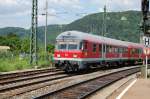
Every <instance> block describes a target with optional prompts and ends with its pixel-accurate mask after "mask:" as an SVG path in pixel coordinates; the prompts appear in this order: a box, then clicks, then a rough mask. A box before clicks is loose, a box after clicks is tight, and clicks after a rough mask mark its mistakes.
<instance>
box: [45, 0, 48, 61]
mask: <svg viewBox="0 0 150 99" xmlns="http://www.w3.org/2000/svg"><path fill="white" fill-rule="evenodd" d="M45 15H46V17H45V54H46V59H47V17H48V1H47V0H46V8H45Z"/></svg>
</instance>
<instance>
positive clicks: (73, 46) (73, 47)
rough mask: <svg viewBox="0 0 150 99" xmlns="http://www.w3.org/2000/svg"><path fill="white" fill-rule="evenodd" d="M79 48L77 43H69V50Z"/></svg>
mask: <svg viewBox="0 0 150 99" xmlns="http://www.w3.org/2000/svg"><path fill="white" fill-rule="evenodd" d="M76 49H78V45H77V44H69V45H68V50H76Z"/></svg>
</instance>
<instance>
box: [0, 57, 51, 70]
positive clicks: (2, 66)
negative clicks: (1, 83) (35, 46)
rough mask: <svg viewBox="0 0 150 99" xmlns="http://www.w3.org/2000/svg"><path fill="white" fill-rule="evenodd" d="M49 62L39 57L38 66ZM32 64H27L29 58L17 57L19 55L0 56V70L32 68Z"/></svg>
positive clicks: (43, 66)
mask: <svg viewBox="0 0 150 99" xmlns="http://www.w3.org/2000/svg"><path fill="white" fill-rule="evenodd" d="M49 64H50V63H49V62H48V61H46V60H45V59H42V58H41V59H39V61H38V68H45V67H48V66H49ZM32 68H34V66H33V65H30V64H29V58H24V59H19V57H17V56H16V57H12V58H0V72H9V71H15V70H24V69H32Z"/></svg>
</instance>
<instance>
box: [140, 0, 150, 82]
mask: <svg viewBox="0 0 150 99" xmlns="http://www.w3.org/2000/svg"><path fill="white" fill-rule="evenodd" d="M141 10H142V16H143V20H142V26H141V29H142V31H143V33H144V36H143V43H144V46H145V48H144V50H143V52H144V54H145V55H144V56H145V58H144V60H145V62H144V63H145V64H144V65H145V66H143V67H142V69H141V74H142V77H144V78H146V79H147V75H148V72H147V71H148V55H150V49H149V48H150V17H149V0H141Z"/></svg>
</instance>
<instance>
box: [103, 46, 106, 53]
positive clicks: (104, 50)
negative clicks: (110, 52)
mask: <svg viewBox="0 0 150 99" xmlns="http://www.w3.org/2000/svg"><path fill="white" fill-rule="evenodd" d="M105 48H106V45H105V44H103V52H104V53H105V52H106V49H105Z"/></svg>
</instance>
